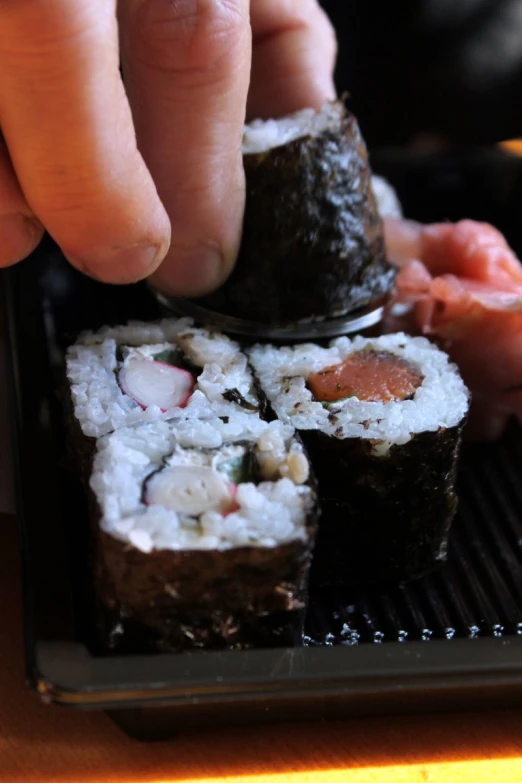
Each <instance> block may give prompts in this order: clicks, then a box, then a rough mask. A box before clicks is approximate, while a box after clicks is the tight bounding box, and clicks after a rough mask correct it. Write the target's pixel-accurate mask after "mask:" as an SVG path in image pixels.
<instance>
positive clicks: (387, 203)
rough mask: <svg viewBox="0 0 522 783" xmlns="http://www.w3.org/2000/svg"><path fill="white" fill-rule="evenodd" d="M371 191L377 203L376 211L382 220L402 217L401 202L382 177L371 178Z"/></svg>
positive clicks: (374, 176)
mask: <svg viewBox="0 0 522 783" xmlns="http://www.w3.org/2000/svg"><path fill="white" fill-rule="evenodd" d="M372 190H373V194H374V196H375V201H376V202H377V209H378V210H379V214H380V216H381V217H382V218H385V217H392V218H401V217H403V212H402V206H401V202H400V201H399V197H398V195H397V191H396V190H395V188H394V187H393V185H391V184H390V183H389V182H388V180H386V179H384V177H378V176H377V174H374V175H373V176H372Z"/></svg>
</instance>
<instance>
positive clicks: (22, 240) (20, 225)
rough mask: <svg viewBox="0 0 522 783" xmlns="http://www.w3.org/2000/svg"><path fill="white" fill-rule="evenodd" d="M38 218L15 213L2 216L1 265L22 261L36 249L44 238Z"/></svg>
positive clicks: (0, 234)
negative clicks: (42, 237)
mask: <svg viewBox="0 0 522 783" xmlns="http://www.w3.org/2000/svg"><path fill="white" fill-rule="evenodd" d="M42 233H43V228H42V225H41V224H40V223H39V221H38V220H37V219H36V218H33V217H30V216H29V215H22V214H21V213H19V212H15V213H13V214H11V215H2V216H0V264H9V263H15V262H16V261H21V260H22V259H23V258H25V257H26V256H28V255H29V254H30V253H32V251H33V250H34V249H35V247H36V245H37V244H38V242H39V240H40V237H41V236H42Z"/></svg>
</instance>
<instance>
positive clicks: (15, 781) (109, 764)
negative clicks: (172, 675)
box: [0, 515, 522, 783]
mask: <svg viewBox="0 0 522 783" xmlns="http://www.w3.org/2000/svg"><path fill="white" fill-rule="evenodd" d="M19 592H20V591H19V569H18V554H17V551H16V530H15V520H14V519H13V518H12V517H9V516H5V515H3V516H1V515H0V600H1V604H2V623H1V624H0V781H2V783H21V781H23V782H24V783H51V782H52V783H116V781H119V782H120V783H145V781H146V782H147V783H167V781H217V780H219V781H227V782H230V781H242V782H243V783H253V782H254V781H255V782H256V783H268V782H269V781H270V783H283V781H284V783H323V781H328V783H373V781H378V782H379V783H381V782H382V783H417V781H418V782H419V783H426V781H437V782H438V781H440V782H441V783H446V782H447V783H457V782H458V783H461V781H470V783H471V781H473V783H480V782H481V781H486V780H490V779H492V778H493V779H494V780H495V783H500V782H501V781H502V783H503V782H504V781H506V783H507V782H508V781H509V783H516V781H522V710H520V711H519V710H509V711H498V712H491V713H486V714H469V715H439V716H426V717H412V718H379V719H373V718H364V719H361V720H349V721H343V722H335V723H330V724H326V723H323V724H306V725H299V726H297V725H290V726H281V727H268V728H263V729H256V728H244V729H240V730H234V731H231V730H228V731H224V730H221V731H212V732H210V731H205V732H201V731H197V732H192V733H191V734H187V735H181V736H179V737H178V738H177V739H175V740H172V741H170V742H166V743H158V744H153V745H142V744H140V743H137V742H135V741H132V740H130V739H127V738H126V737H125V736H124V735H123V734H122V733H121V732H120V730H119V729H118V728H117V727H116V726H115V725H113V724H112V722H111V721H110V720H109V719H108V718H107V717H106V716H105V715H102V714H97V713H78V712H72V711H68V710H67V711H66V710H63V709H58V708H53V707H45V706H43V705H41V704H40V703H39V702H38V701H37V699H36V697H34V696H33V695H31V694H30V693H29V692H28V690H27V689H26V687H25V685H24V681H23V676H24V674H23V666H24V665H23V651H22V636H21V612H20V595H19Z"/></svg>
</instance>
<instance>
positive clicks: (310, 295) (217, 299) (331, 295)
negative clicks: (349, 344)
mask: <svg viewBox="0 0 522 783" xmlns="http://www.w3.org/2000/svg"><path fill="white" fill-rule="evenodd" d="M243 153H244V157H243V159H244V168H245V175H246V207H245V217H244V225H243V239H242V244H241V248H240V252H239V257H238V260H237V264H236V266H235V268H234V270H233V272H232V274H231V275H230V278H229V279H228V281H227V282H226V283H225V284H224V285H223V286H222V287H221V288H220V289H219V290H218V291H217V292H216V293H214V294H212V295H210V296H208V297H204V298H202V299H199V300H198V303H199V304H200V305H203V306H205V307H208V308H209V309H211V310H213V311H215V312H219V313H222V314H225V315H227V316H233V317H236V318H241V319H246V320H247V321H251V322H257V323H259V324H266V325H278V326H279V325H282V326H285V325H288V324H293V323H295V322H297V321H311V320H312V321H313V320H323V319H325V318H334V317H339V316H343V315H345V314H348V313H351V312H353V311H356V310H358V309H360V308H365V307H367V306H372V305H375V306H378V305H379V304H380V303H382V300H383V298H385V297H386V295H387V294H388V293H389V292H390V290H391V288H392V286H393V280H394V271H393V269H392V267H390V266H389V265H388V263H387V261H386V258H385V249H384V238H383V231H382V225H381V219H380V216H379V213H378V209H377V205H376V201H375V197H374V193H373V188H372V180H371V171H370V167H369V164H368V157H367V152H366V148H365V145H364V142H363V139H362V137H361V134H360V131H359V127H358V124H357V120H356V118H355V117H354V116H353V115H352V114H351V113H350V112H348V111H347V110H346V109H345V108H344V106H343V105H342V104H341V103H340V102H336V103H328V104H326V105H325V106H324V108H323V109H322V111H319V112H316V111H314V110H312V109H306V110H304V111H301V112H298V113H296V114H293V115H291V116H288V117H284V118H282V119H280V120H268V121H266V122H262V121H259V120H257V121H255V122H253V123H252V124H251V125H249V126H247V127H246V129H245V134H244V142H243Z"/></svg>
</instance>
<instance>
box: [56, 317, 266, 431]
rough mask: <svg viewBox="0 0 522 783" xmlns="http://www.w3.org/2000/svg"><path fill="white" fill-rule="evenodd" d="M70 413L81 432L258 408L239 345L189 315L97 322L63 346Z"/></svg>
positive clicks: (248, 369) (252, 382)
mask: <svg viewBox="0 0 522 783" xmlns="http://www.w3.org/2000/svg"><path fill="white" fill-rule="evenodd" d="M67 380H68V383H69V388H70V396H71V399H72V404H73V415H74V418H75V420H76V422H77V423H78V425H79V426H80V428H81V431H82V433H83V435H84V436H87V437H89V438H99V437H101V436H102V435H106V434H107V433H109V432H112V431H113V430H117V429H119V428H120V427H128V426H130V425H132V424H138V423H140V422H147V421H148V422H152V421H158V420H168V419H172V418H176V417H177V418H185V419H186V418H193V419H202V418H209V417H212V416H228V415H230V414H233V413H236V412H250V413H256V412H259V407H260V404H259V400H258V398H257V395H256V392H255V388H254V380H253V377H252V373H251V371H250V368H249V367H248V362H247V358H246V356H245V354H244V353H242V351H241V349H240V347H239V345H238V344H237V343H236V342H234V341H233V340H231V339H229V338H228V337H226V336H225V335H222V334H217V333H213V332H209V331H207V330H205V329H197V328H195V327H194V325H193V323H192V321H191V320H190V319H188V318H179V319H178V318H172V319H165V320H163V321H160V322H158V323H139V322H136V323H129V324H127V325H125V326H116V327H104V328H103V329H101V330H100V331H98V332H89V333H85V334H83V335H81V336H80V338H79V339H78V341H77V342H76V343H75V344H74V345H72V346H70V347H69V349H68V351H67Z"/></svg>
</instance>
